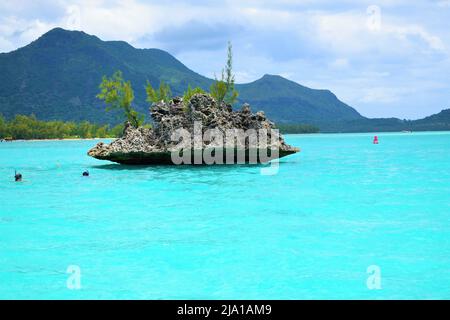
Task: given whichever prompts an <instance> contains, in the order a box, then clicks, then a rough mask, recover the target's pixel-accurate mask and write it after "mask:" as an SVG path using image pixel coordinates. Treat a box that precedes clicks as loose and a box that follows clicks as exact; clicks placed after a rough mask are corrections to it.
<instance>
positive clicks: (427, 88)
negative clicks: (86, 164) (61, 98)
mask: <svg viewBox="0 0 450 320" xmlns="http://www.w3.org/2000/svg"><path fill="white" fill-rule="evenodd" d="M54 27H62V28H65V29H69V30H82V31H84V32H86V33H88V34H93V35H96V36H98V37H99V38H101V39H102V40H124V41H127V42H129V43H130V44H131V45H133V46H134V47H137V48H159V49H163V50H166V51H168V52H169V53H171V54H172V55H174V56H175V57H176V58H177V59H179V60H180V61H181V62H182V63H184V64H185V65H186V66H188V67H189V68H190V69H192V70H194V71H196V72H198V73H200V74H203V75H205V76H208V77H214V74H219V73H220V71H221V69H222V67H223V65H224V64H225V58H226V46H227V42H228V41H231V43H232V45H233V54H234V57H233V58H234V70H235V74H236V81H237V82H238V83H246V82H251V81H255V80H257V79H259V78H260V77H262V76H263V75H264V74H278V75H281V76H283V77H285V78H287V79H290V80H293V81H296V82H298V83H300V84H302V85H305V86H308V87H311V88H317V89H329V90H331V91H332V92H333V93H335V94H336V95H337V97H338V98H339V99H341V100H342V101H344V102H345V103H347V104H349V105H350V106H352V107H354V108H355V109H356V110H358V111H359V112H360V113H361V114H362V115H364V116H367V117H398V118H401V119H417V118H422V117H424V116H428V115H430V114H433V113H437V112H439V111H440V110H442V109H445V108H450V81H449V80H450V0H428V1H425V0H371V1H365V0H342V1H325V0H314V1H313V0H278V1H269V0H228V1H205V0H196V1H194V0H192V1H181V0H167V1H166V0H158V1H144V0H114V1H106V0H69V1H61V0H42V1H31V0H30V1H27V0H2V1H1V2H0V52H9V51H12V50H15V49H17V48H20V47H22V46H25V45H27V44H28V43H30V42H31V41H33V40H35V39H36V38H38V37H39V36H40V35H42V34H44V33H45V32H47V31H48V30H50V29H52V28H54Z"/></svg>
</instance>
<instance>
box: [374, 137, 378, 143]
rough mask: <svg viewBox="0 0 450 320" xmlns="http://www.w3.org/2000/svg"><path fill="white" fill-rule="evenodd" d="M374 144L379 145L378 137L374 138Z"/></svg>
mask: <svg viewBox="0 0 450 320" xmlns="http://www.w3.org/2000/svg"><path fill="white" fill-rule="evenodd" d="M373 144H378V136H375V137H373Z"/></svg>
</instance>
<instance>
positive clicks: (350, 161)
mask: <svg viewBox="0 0 450 320" xmlns="http://www.w3.org/2000/svg"><path fill="white" fill-rule="evenodd" d="M378 137H379V141H380V143H379V144H378V145H374V144H373V143H372V140H373V134H314V135H287V136H286V140H287V142H288V143H290V144H292V145H295V146H298V147H300V148H301V149H302V151H301V152H300V153H299V154H296V155H293V156H289V157H286V158H283V159H281V160H280V162H279V167H278V171H277V170H276V167H275V169H274V168H273V169H274V171H273V172H272V173H275V174H273V175H263V174H261V169H262V168H265V167H264V166H261V165H228V166H198V167H194V166H148V167H142V166H138V167H134V166H122V165H117V164H113V163H110V162H105V161H98V160H95V159H92V158H90V157H88V156H87V155H86V152H87V150H88V149H89V148H90V147H92V146H93V145H95V143H96V141H41V142H37V141H29V142H24V141H18V142H7V143H6V142H3V143H0V299H17V298H18V299H88V298H94V299H230V298H233V299H435V298H436V299H450V132H433V133H379V134H378ZM15 169H16V170H18V171H20V173H22V174H23V176H24V181H23V182H20V183H15V182H14V181H13V180H14V179H13V175H14V170H15ZM86 169H87V170H89V172H90V177H82V176H81V173H82V172H83V171H84V170H86ZM368 270H369V272H368Z"/></svg>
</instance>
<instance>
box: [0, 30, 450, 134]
mask: <svg viewBox="0 0 450 320" xmlns="http://www.w3.org/2000/svg"><path fill="white" fill-rule="evenodd" d="M117 70H121V71H122V72H123V74H124V78H125V79H127V80H130V81H131V83H132V85H133V88H134V91H135V108H136V109H137V110H138V111H140V112H142V113H144V114H145V115H148V107H149V105H148V103H147V102H146V101H145V98H146V96H145V90H144V86H145V84H146V81H147V80H148V81H149V82H150V83H151V84H152V85H153V86H158V85H159V83H160V81H161V80H164V81H165V82H167V83H168V84H169V85H170V86H171V88H172V92H173V93H174V95H181V94H182V93H183V92H184V91H185V90H186V89H187V87H188V85H191V86H192V87H195V86H199V87H201V88H203V89H205V90H208V89H209V87H210V85H211V84H212V83H213V81H214V80H213V79H210V78H207V77H205V76H203V75H201V74H199V73H196V72H195V71H193V70H191V69H189V68H188V67H187V66H185V65H184V64H183V63H182V62H180V61H179V60H178V59H176V58H175V57H174V56H172V55H171V54H170V53H168V52H166V51H164V50H161V49H156V48H148V49H147V48H145V49H140V48H135V47H133V46H132V45H130V44H129V43H127V42H125V41H120V40H115V41H103V40H101V39H100V38H98V37H97V36H95V35H90V34H87V33H85V32H83V31H68V30H65V29H62V28H54V29H52V30H50V31H48V32H47V33H45V34H43V35H42V36H41V37H39V38H38V39H36V40H34V41H32V42H31V43H30V44H28V45H26V46H24V47H21V48H19V49H16V50H14V51H11V52H8V53H1V54H0V113H1V114H3V115H4V116H5V117H6V118H12V117H13V116H14V115H15V114H24V115H31V114H34V115H36V116H37V117H38V118H39V119H42V120H65V121H82V120H89V121H91V122H94V123H110V124H116V123H118V122H120V121H121V118H120V117H119V115H118V113H114V112H105V111H104V109H105V107H104V105H103V104H102V102H101V101H99V100H98V99H96V98H95V96H96V94H97V93H98V91H99V89H98V86H99V83H100V81H101V78H102V76H104V75H112V74H113V73H114V72H115V71H117ZM236 89H237V90H238V91H239V93H240V94H239V97H238V104H242V103H244V102H248V103H250V105H251V106H252V109H253V110H255V111H256V110H263V111H264V112H265V113H266V115H267V116H268V117H269V119H271V120H273V121H275V122H276V123H280V124H284V123H285V124H290V123H291V124H293V123H295V124H300V123H302V124H312V125H316V126H318V127H320V129H321V131H323V132H348V131H352V132H354V131H379V130H378V129H380V128H382V129H384V130H387V131H395V130H411V129H414V128H422V129H424V128H425V129H426V128H431V130H447V129H450V117H447V113H446V112H444V111H445V110H444V111H443V112H441V113H439V114H437V115H432V116H430V117H427V118H424V119H419V120H414V121H410V120H400V119H396V118H392V119H384V118H382V119H369V118H366V117H364V116H362V115H361V114H359V112H358V111H356V110H355V109H354V108H352V107H351V106H349V105H347V104H345V103H344V102H342V101H340V100H339V99H338V98H337V97H336V95H335V94H334V93H333V92H331V91H330V90H327V89H312V88H308V87H306V86H303V85H301V84H298V83H296V82H294V81H292V80H289V79H285V78H283V77H281V76H279V75H271V74H265V75H264V76H262V77H261V78H259V79H257V80H255V81H252V82H249V83H243V84H236ZM422 129H421V130H422Z"/></svg>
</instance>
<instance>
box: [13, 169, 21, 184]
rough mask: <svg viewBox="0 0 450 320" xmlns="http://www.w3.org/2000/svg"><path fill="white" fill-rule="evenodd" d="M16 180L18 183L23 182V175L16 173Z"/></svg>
mask: <svg viewBox="0 0 450 320" xmlns="http://www.w3.org/2000/svg"><path fill="white" fill-rule="evenodd" d="M14 180H15V181H16V182H20V181H22V174H21V173H17V171H14Z"/></svg>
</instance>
